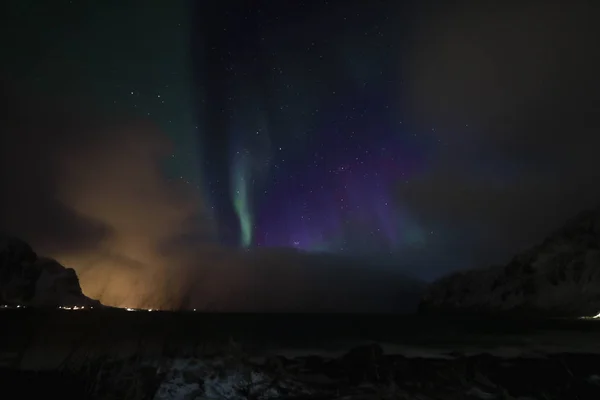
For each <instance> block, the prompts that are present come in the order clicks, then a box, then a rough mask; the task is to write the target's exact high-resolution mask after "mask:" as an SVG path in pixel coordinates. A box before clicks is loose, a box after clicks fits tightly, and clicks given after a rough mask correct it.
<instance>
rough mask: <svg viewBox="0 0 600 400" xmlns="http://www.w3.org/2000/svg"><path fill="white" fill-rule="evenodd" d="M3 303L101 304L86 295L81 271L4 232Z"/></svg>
mask: <svg viewBox="0 0 600 400" xmlns="http://www.w3.org/2000/svg"><path fill="white" fill-rule="evenodd" d="M0 304H1V305H19V306H31V307H59V306H67V307H73V306H85V307H99V306H101V304H100V302H98V301H96V300H92V299H90V298H89V297H87V296H85V295H84V294H83V292H82V291H81V287H80V286H79V279H78V278H77V274H76V273H75V271H74V270H73V269H71V268H66V267H64V266H62V265H61V264H60V263H58V262H57V261H56V260H52V259H50V258H44V257H39V256H38V255H37V254H36V253H35V252H34V251H33V249H32V248H31V246H29V245H28V244H27V243H25V242H24V241H22V240H20V239H16V238H13V237H6V236H0Z"/></svg>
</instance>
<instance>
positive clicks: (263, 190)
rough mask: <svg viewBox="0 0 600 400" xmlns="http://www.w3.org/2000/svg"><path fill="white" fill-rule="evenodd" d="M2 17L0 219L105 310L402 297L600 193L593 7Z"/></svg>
mask: <svg viewBox="0 0 600 400" xmlns="http://www.w3.org/2000/svg"><path fill="white" fill-rule="evenodd" d="M209 3H212V4H209ZM2 8H3V11H2V19H3V20H2V21H1V22H2V30H3V32H2V35H1V38H0V40H1V41H2V48H3V49H5V50H4V54H5V60H7V61H6V62H5V63H4V65H2V67H1V69H0V73H1V76H0V78H1V81H2V86H3V88H4V90H3V94H2V103H3V104H4V106H3V109H2V116H3V118H2V121H3V122H2V133H3V135H2V137H1V138H2V142H0V143H3V146H2V147H0V155H1V156H2V164H1V165H0V166H1V167H2V171H3V172H2V173H0V176H1V179H2V180H1V181H0V182H1V183H2V184H3V187H5V188H9V189H10V190H9V192H10V193H12V195H11V196H9V197H7V198H3V199H2V200H1V201H0V206H1V207H0V210H2V211H1V213H0V227H1V228H2V229H3V230H5V231H8V232H11V233H13V234H16V235H19V236H22V237H24V238H26V239H27V240H29V241H30V242H31V243H32V244H33V245H34V246H35V247H36V248H38V249H40V252H42V251H43V252H45V253H47V254H49V255H50V256H53V257H56V258H57V259H59V261H61V262H63V263H65V264H68V265H70V266H73V267H74V268H75V269H76V270H77V272H78V273H79V275H80V279H81V281H82V286H83V287H84V290H85V291H86V292H87V293H90V294H91V295H93V296H96V297H99V298H101V299H102V300H103V301H105V302H108V303H111V304H116V305H127V306H131V305H134V306H138V305H151V306H155V305H156V304H157V303H158V304H159V305H162V304H165V305H166V304H169V305H171V304H173V303H174V302H175V303H181V302H184V303H185V304H187V305H190V304H194V306H197V305H198V304H199V305H202V306H206V307H207V308H211V307H212V309H227V308H228V307H229V308H235V307H238V306H239V304H243V303H244V302H247V301H248V299H256V298H258V297H260V298H261V299H262V300H261V302H262V303H261V302H258V301H257V304H259V303H260V304H261V305H262V306H264V305H265V304H270V303H272V300H269V299H271V297H269V296H268V295H266V296H265V293H267V294H268V293H277V294H273V296H276V297H277V298H284V297H286V295H287V297H289V298H286V301H283V302H282V304H288V305H290V307H292V308H293V306H291V304H292V303H294V301H295V300H294V299H295V298H300V297H303V296H304V297H312V298H319V299H320V300H319V304H323V303H332V302H333V303H335V301H334V300H332V299H333V298H340V297H344V294H347V293H362V292H361V291H360V289H359V288H360V287H361V284H360V283H361V282H366V281H367V280H368V281H369V282H373V283H372V284H371V285H370V286H372V288H371V289H369V290H370V291H369V292H368V293H370V294H373V293H376V292H381V291H388V292H390V293H392V292H401V291H402V290H403V289H398V288H402V287H403V285H404V284H405V283H406V282H409V281H410V282H413V281H412V280H413V279H415V280H420V281H430V280H432V279H435V278H437V277H439V276H441V275H443V274H445V273H449V272H452V271H455V270H458V269H464V268H474V267H482V266H487V265H490V264H493V263H502V262H506V261H508V259H509V258H510V256H511V255H513V254H515V253H516V252H518V251H520V250H522V249H524V248H526V247H528V246H531V245H532V244H535V243H536V242H537V241H539V240H541V239H542V238H543V236H544V235H545V234H547V233H548V232H549V231H551V230H552V229H554V228H556V227H557V226H559V225H560V224H561V223H562V222H563V221H564V220H565V219H566V218H569V217H570V216H572V215H573V214H574V213H577V212H578V211H580V210H581V209H584V208H587V207H589V206H591V205H595V204H597V203H598V201H599V200H600V187H599V186H598V185H597V182H598V178H600V159H598V157H597V153H598V150H597V149H598V148H600V136H599V135H598V127H599V125H600V124H599V123H598V117H599V115H598V114H599V112H600V111H599V110H600V107H599V106H600V100H599V94H598V93H600V90H599V89H600V84H599V82H600V80H599V79H598V76H597V71H598V70H600V68H599V67H600V62H599V56H598V52H597V51H595V46H594V43H595V38H597V37H600V32H598V31H599V29H598V28H597V27H596V26H595V25H596V24H595V17H594V16H595V15H596V14H595V13H596V12H597V11H598V10H597V8H598V7H597V6H593V5H592V4H591V3H589V2H583V1H581V2H577V1H576V2H567V1H556V2H548V3H547V4H542V3H540V2H534V1H524V2H520V3H518V4H514V5H512V4H506V2H496V1H487V0H485V1H426V2H422V1H421V2H418V1H384V0H381V1H374V2H369V3H368V4H367V3H365V2H364V1H358V0H356V1H354V0H347V1H342V0H339V1H338V0H336V1H287V2H275V1H267V0H256V1H253V2H252V3H251V4H250V3H248V2H243V1H233V0H228V1H221V2H193V1H179V0H178V1H170V2H164V1H158V0H156V1H139V0H122V1H116V0H114V1H112V0H107V1H103V2H101V3H99V2H93V1H63V0H60V1H58V0H57V1H54V2H44V1H41V0H39V1H38V0H29V1H22V0H21V1H6V2H4V3H3V5H2ZM308 264H310V266H307V265H308ZM342 276H343V277H345V278H344V279H345V280H344V282H342V283H339V284H338V285H336V286H339V287H340V289H339V293H338V292H336V293H335V295H330V296H329V297H328V296H325V297H319V296H316V295H315V290H317V289H314V290H313V289H311V290H312V291H311V290H308V289H307V288H321V289H318V290H321V291H328V290H330V289H329V287H328V286H327V285H326V284H325V283H327V282H331V281H332V280H339V279H340V277H342ZM390 281H398V282H403V283H398V286H395V287H393V286H390V285H389V282H390ZM157 282H159V283H157ZM384 282H385V284H384ZM383 287H385V288H386V289H385V290H383V289H382V288H383ZM303 288H304V289H303ZM344 288H351V289H348V290H347V291H344V290H345V289H344ZM363 289H364V288H363ZM352 290H355V291H357V292H352ZM156 293H161V296H162V297H161V299H160V300H158V299H157V297H158V296H157V295H156ZM199 293H200V294H199ZM290 293H293V295H292V294H290ZM307 293H309V295H307ZM259 294H260V295H259ZM364 295H365V294H364V293H362V294H361V296H363V297H364ZM153 296H154V297H153ZM232 299H235V300H232ZM390 301H392V300H390V297H389V296H388V297H385V299H384V300H382V301H381V302H380V303H377V302H375V303H377V304H384V303H385V304H388V303H390ZM394 301H400V300H394ZM375 303H374V304H375ZM338 306H339V307H341V308H344V307H346V308H352V306H349V305H348V304H346V303H344V304H341V305H338ZM338 306H332V307H334V308H335V307H338ZM339 307H338V308H339ZM373 307H374V308H377V305H373Z"/></svg>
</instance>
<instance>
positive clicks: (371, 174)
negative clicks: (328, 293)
mask: <svg viewBox="0 0 600 400" xmlns="http://www.w3.org/2000/svg"><path fill="white" fill-rule="evenodd" d="M206 8H207V7H204V6H201V7H198V11H197V13H198V14H199V15H208V16H210V17H209V18H210V21H206V20H202V19H200V21H199V22H196V24H195V25H198V26H204V25H207V26H209V28H208V29H210V30H211V31H210V32H208V33H206V34H204V32H203V34H202V38H203V41H202V42H200V43H201V44H202V45H204V48H205V49H210V50H208V51H207V53H208V54H207V55H205V58H203V61H204V62H205V63H206V64H209V65H210V67H209V68H208V69H207V72H206V75H207V76H211V77H215V78H216V81H217V82H220V84H219V85H216V84H215V87H214V89H213V88H212V84H209V85H207V89H206V91H204V90H203V91H202V92H203V93H204V94H205V98H203V99H202V101H203V102H204V103H205V104H208V103H209V100H210V99H212V100H213V103H212V106H211V105H207V107H208V110H210V111H207V112H208V113H210V114H211V115H212V117H208V118H207V123H206V125H205V130H206V131H207V132H211V135H214V136H216V137H217V139H209V140H210V144H209V145H208V146H206V150H207V152H208V154H207V157H206V160H207V162H206V164H205V166H206V167H205V168H206V170H207V174H206V177H207V182H208V186H209V187H210V192H211V194H212V196H211V199H212V202H213V204H214V205H215V210H216V214H217V218H219V219H220V220H221V222H222V225H223V226H226V227H228V228H229V230H230V231H233V232H236V231H237V232H238V233H237V237H238V239H237V241H238V242H239V243H240V244H241V245H243V246H261V247H296V248H299V249H302V250H307V251H328V252H335V253H348V254H353V253H354V254H356V253H361V254H362V253H369V252H372V253H387V254H391V253H393V252H396V251H399V250H400V249H402V247H403V246H406V245H408V244H415V243H418V242H423V241H424V236H425V232H427V234H429V235H431V234H434V232H433V229H431V228H430V227H428V226H421V225H420V224H419V223H418V222H417V221H416V220H415V219H414V218H413V216H412V215H411V213H410V211H408V210H405V209H403V207H402V204H399V203H398V201H397V198H396V197H395V195H394V192H395V190H396V188H395V187H396V186H397V185H398V184H399V183H400V182H407V181H409V180H410V179H411V178H412V177H413V176H415V174H418V173H419V172H420V170H422V169H423V168H424V167H425V164H426V160H425V157H426V154H427V153H428V152H431V151H432V150H433V149H434V148H435V146H433V145H432V143H430V142H431V140H430V139H428V138H426V137H421V135H419V133H420V132H419V128H416V127H411V125H410V122H409V121H408V120H406V119H405V115H403V113H402V110H401V104H400V100H399V98H398V96H397V93H396V92H397V91H398V88H399V87H401V85H402V74H401V65H400V60H399V59H396V60H388V59H386V58H387V54H389V52H390V50H391V49H394V48H395V47H400V46H398V45H396V46H395V45H394V44H393V42H394V41H395V38H397V37H399V36H401V35H402V29H403V28H401V26H402V25H405V24H404V22H405V21H404V20H401V21H399V20H390V18H389V17H387V16H385V14H386V10H389V11H393V12H396V13H397V12H398V10H396V9H397V8H398V7H397V6H393V5H392V4H391V3H390V4H389V5H384V7H382V8H381V9H380V10H378V11H377V12H376V13H374V12H369V11H367V10H364V7H360V6H359V5H358V3H356V4H349V3H347V4H346V6H345V7H341V6H334V7H332V8H331V9H329V10H328V7H327V6H326V5H325V4H322V5H319V6H317V9H316V10H312V11H308V10H307V9H306V8H307V7H302V6H299V8H298V9H297V10H291V9H290V8H289V7H287V6H281V5H280V6H275V5H273V4H269V3H264V4H262V3H261V4H260V5H259V6H257V7H243V6H242V5H238V6H233V7H232V6H231V5H230V4H228V5H224V6H223V7H222V8H218V9H213V10H211V12H207V13H203V11H204V10H205V9H206ZM303 10H304V11H303ZM219 18H220V19H219ZM240 21H243V22H242V24H241V26H240V25H239V24H240ZM399 22H403V23H399ZM406 22H407V23H408V22H409V21H406ZM216 25H218V26H223V29H220V30H219V29H213V27H214V26H216ZM308 26H313V27H315V31H314V32H309V33H308V34H307V32H308V28H307V27H308ZM357 26H360V30H361V31H360V33H359V34H357V33H356V32H354V31H353V30H354V29H355V28H356V27H357ZM230 27H232V28H231V29H230ZM324 30H329V33H328V35H327V36H325V37H324V33H323V32H324ZM278 32H280V33H278ZM341 38H345V39H344V40H347V41H351V42H352V45H351V46H350V47H348V45H347V44H346V46H345V47H344V46H342V47H340V46H339V43H340V40H342V39H341ZM197 47H198V48H199V47H200V45H198V46H197ZM399 50H401V49H399ZM359 54H363V56H362V57H360V59H358V60H357V58H356V57H357V55H359ZM198 81H199V82H200V84H199V85H201V87H203V88H204V85H202V82H203V80H202V75H201V77H200V78H199V79H198ZM215 165H216V168H215V167H213V166H215ZM215 171H218V172H217V173H214V172H215ZM232 209H233V210H232ZM233 236H236V235H235V234H234V235H233ZM234 241H235V240H234Z"/></svg>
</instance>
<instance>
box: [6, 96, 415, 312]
mask: <svg viewBox="0 0 600 400" xmlns="http://www.w3.org/2000/svg"><path fill="white" fill-rule="evenodd" d="M10 89H11V88H10V87H9V88H8V89H7V90H4V91H2V93H3V96H4V98H3V99H2V102H3V104H5V105H6V106H7V107H3V108H2V111H0V112H1V113H2V115H0V121H2V122H1V124H2V125H1V135H0V140H1V142H0V144H1V145H0V171H1V173H0V187H2V188H3V193H7V195H5V196H2V197H0V230H3V231H7V232H9V233H11V234H14V235H17V236H20V237H22V238H24V239H26V240H27V241H29V242H30V243H31V244H32V246H33V247H34V248H35V249H36V250H37V251H39V252H40V253H41V254H44V255H49V256H52V257H55V258H57V259H58V260H59V261H60V262H62V263H63V264H65V265H67V266H69V267H73V268H74V269H75V270H76V271H77V273H78V275H79V277H80V281H81V285H82V288H83V290H84V292H85V293H86V294H87V295H88V296H91V297H94V298H98V299H100V300H101V301H102V302H104V303H105V304H109V305H116V306H123V307H145V308H177V307H189V308H198V309H209V310H213V311H229V310H244V311H301V310H302V311H308V310H312V311H351V310H354V311H357V310H358V311H360V310H362V311H374V310H375V311H397V310H402V309H407V307H410V306H414V305H415V304H416V303H415V300H416V293H417V292H418V288H419V286H418V285H414V281H413V280H412V279H409V278H407V277H406V276H404V275H402V274H399V273H392V272H389V271H387V272H386V271H385V270H384V269H383V268H379V267H378V266H376V265H362V264H361V265H357V264H356V263H354V262H351V261H350V260H347V259H343V258H336V257H331V256H325V255H307V254H301V253H298V252H295V251H287V250H264V251H263V250H254V251H250V252H247V251H241V250H237V249H231V248H225V247H222V246H221V245H219V244H218V243H217V242H216V241H215V239H214V238H215V237H216V227H215V226H214V223H213V220H212V219H211V215H210V213H209V212H208V207H207V206H206V204H205V203H204V197H203V194H202V193H200V192H199V191H198V190H195V189H193V188H191V187H190V186H189V185H186V184H184V183H183V182H182V181H181V180H176V181H169V180H168V179H166V177H165V175H164V174H163V171H162V170H161V162H162V161H163V160H164V159H165V158H166V157H168V155H169V154H170V153H171V151H170V147H171V146H170V144H169V142H168V141H167V140H166V135H164V134H162V133H161V132H160V131H159V130H158V129H157V128H156V127H155V126H154V125H153V124H152V123H151V122H148V121H143V120H137V119H132V118H123V119H119V118H116V119H113V120H107V119H106V118H105V117H99V116H95V115H91V114H90V113H89V112H87V111H86V110H81V109H78V108H76V107H73V106H72V105H73V103H72V102H70V101H67V100H64V99H60V98H58V99H57V98H56V97H53V98H51V99H41V98H40V97H39V95H36V96H32V95H30V94H23V95H15V93H17V92H16V91H15V90H10ZM11 93H12V94H11ZM33 99H37V100H35V101H34V100H33Z"/></svg>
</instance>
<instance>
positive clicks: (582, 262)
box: [419, 208, 600, 316]
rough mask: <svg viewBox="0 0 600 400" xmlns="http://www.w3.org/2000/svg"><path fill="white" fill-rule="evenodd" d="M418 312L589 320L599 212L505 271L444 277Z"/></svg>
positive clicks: (595, 303) (599, 245)
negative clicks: (511, 314)
mask: <svg viewBox="0 0 600 400" xmlns="http://www.w3.org/2000/svg"><path fill="white" fill-rule="evenodd" d="M419 310H420V311H421V312H424V313H437V312H460V313H462V312H474V313H479V312H485V313H487V312H509V313H519V312H521V313H524V314H530V313H536V314H544V315H556V316H590V315H596V314H597V313H598V312H600V208H598V209H595V210H589V211H586V212H583V213H581V214H579V215H578V216H577V217H575V218H573V219H572V220H571V221H568V222H567V223H566V224H565V225H564V226H563V227H562V228H561V229H559V230H557V231H556V232H554V233H553V234H551V235H549V236H548V237H547V238H546V239H545V240H544V241H543V242H542V243H540V244H539V245H537V246H534V247H532V248H531V249H529V250H527V251H525V252H523V253H521V254H519V255H517V256H515V257H514V258H513V259H512V260H511V261H510V262H509V263H508V264H507V265H505V266H495V267H490V268H485V269H476V270H468V271H464V272H458V273H455V274H452V275H449V276H446V277H444V278H442V279H440V280H438V281H436V282H434V283H433V284H432V285H430V287H429V288H428V289H427V290H426V293H425V295H424V296H423V298H422V300H421V302H420V304H419Z"/></svg>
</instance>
